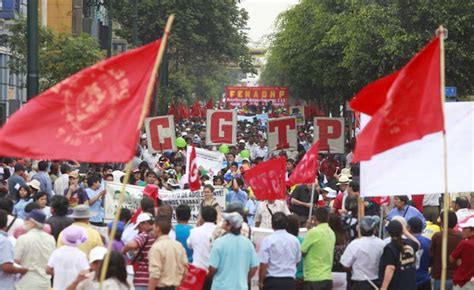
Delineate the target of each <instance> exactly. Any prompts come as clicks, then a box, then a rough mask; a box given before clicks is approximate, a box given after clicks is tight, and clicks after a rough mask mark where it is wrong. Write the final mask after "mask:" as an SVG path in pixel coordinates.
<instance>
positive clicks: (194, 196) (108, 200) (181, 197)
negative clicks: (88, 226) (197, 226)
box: [104, 182, 227, 224]
mask: <svg viewBox="0 0 474 290" xmlns="http://www.w3.org/2000/svg"><path fill="white" fill-rule="evenodd" d="M106 189H107V193H106V194H105V202H104V209H105V222H106V223H107V222H110V221H113V220H114V214H115V211H116V210H117V206H118V202H119V197H120V191H121V189H122V184H121V183H115V182H107V183H106ZM144 189H145V188H144V187H142V186H136V185H126V186H125V200H124V203H123V207H125V208H128V209H129V210H130V211H132V212H133V211H135V210H137V209H138V208H139V207H140V201H141V199H142V197H143V193H142V192H143V190H144ZM226 192H227V190H226V189H225V188H220V189H216V190H215V191H214V198H215V199H216V200H217V203H219V205H220V206H221V208H225V195H226ZM158 196H159V199H160V200H161V201H162V202H163V204H169V205H170V206H171V207H172V208H173V210H174V209H176V207H177V206H178V205H180V204H187V205H188V206H189V207H190V208H191V220H190V221H189V222H190V223H191V224H194V223H196V221H197V219H198V216H199V210H200V206H201V201H202V198H203V193H202V190H198V191H193V192H191V191H190V190H189V189H185V190H175V191H169V190H164V189H160V190H159V192H158ZM172 221H173V223H176V216H175V215H174V214H173V220H172Z"/></svg>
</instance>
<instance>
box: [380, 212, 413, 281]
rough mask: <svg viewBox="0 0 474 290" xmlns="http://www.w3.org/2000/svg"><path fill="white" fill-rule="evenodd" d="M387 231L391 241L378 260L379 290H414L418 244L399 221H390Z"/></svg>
mask: <svg viewBox="0 0 474 290" xmlns="http://www.w3.org/2000/svg"><path fill="white" fill-rule="evenodd" d="M387 231H388V233H389V234H390V237H391V241H390V243H388V244H387V245H386V246H385V247H384V249H383V254H382V257H381V258H380V263H379V279H380V282H381V287H380V290H400V289H407V290H408V289H410V290H411V289H416V251H418V249H419V248H420V242H418V240H417V239H416V238H415V237H414V236H413V235H412V234H411V233H410V232H409V231H408V230H407V228H406V227H405V226H403V225H402V224H401V223H400V222H399V221H391V222H390V223H389V224H388V226H387ZM402 234H403V235H404V236H405V237H407V238H406V239H405V238H403V237H402Z"/></svg>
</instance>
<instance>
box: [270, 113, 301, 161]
mask: <svg viewBox="0 0 474 290" xmlns="http://www.w3.org/2000/svg"><path fill="white" fill-rule="evenodd" d="M268 150H269V151H270V152H273V151H276V150H298V143H297V128H296V118H295V117H284V118H278V119H270V120H268Z"/></svg>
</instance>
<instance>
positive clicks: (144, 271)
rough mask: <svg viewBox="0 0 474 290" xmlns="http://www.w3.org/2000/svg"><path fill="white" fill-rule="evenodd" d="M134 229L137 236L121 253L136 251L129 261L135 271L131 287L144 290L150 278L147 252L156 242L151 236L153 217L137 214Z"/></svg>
mask: <svg viewBox="0 0 474 290" xmlns="http://www.w3.org/2000/svg"><path fill="white" fill-rule="evenodd" d="M134 228H135V229H138V235H137V236H136V237H135V238H134V239H133V240H132V241H130V242H128V243H127V244H126V245H125V247H124V248H123V250H122V253H123V254H127V253H128V252H130V251H137V253H136V255H135V256H134V257H133V259H131V264H132V265H133V267H134V270H135V275H134V277H133V285H134V286H135V289H136V290H144V289H147V287H148V282H149V276H150V273H149V271H148V259H149V251H150V248H151V246H152V245H153V243H154V242H155V240H156V237H155V235H154V234H153V216H152V215H151V214H150V213H147V212H144V213H141V214H139V215H138V218H137V221H136V223H135V227H134Z"/></svg>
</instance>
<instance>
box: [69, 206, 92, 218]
mask: <svg viewBox="0 0 474 290" xmlns="http://www.w3.org/2000/svg"><path fill="white" fill-rule="evenodd" d="M69 217H71V218H73V219H85V218H90V217H91V212H90V210H89V206H88V205H86V204H80V205H77V206H76V207H74V210H73V212H72V215H70V216H69Z"/></svg>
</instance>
